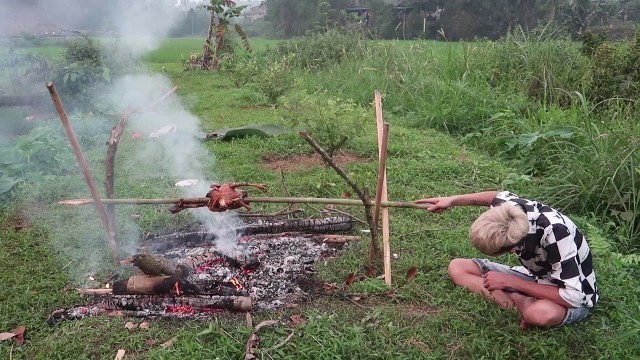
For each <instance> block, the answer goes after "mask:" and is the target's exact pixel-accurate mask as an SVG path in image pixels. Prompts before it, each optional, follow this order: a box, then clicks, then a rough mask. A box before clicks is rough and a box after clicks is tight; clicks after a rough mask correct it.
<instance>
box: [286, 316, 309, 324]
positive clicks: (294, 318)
mask: <svg viewBox="0 0 640 360" xmlns="http://www.w3.org/2000/svg"><path fill="white" fill-rule="evenodd" d="M289 320H291V322H292V323H293V324H294V325H304V324H305V323H306V322H307V321H306V320H305V319H304V318H303V317H302V315H291V316H290V317H289Z"/></svg>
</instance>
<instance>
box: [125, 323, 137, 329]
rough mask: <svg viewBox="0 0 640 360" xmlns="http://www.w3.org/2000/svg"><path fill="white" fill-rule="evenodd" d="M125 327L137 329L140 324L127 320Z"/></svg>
mask: <svg viewBox="0 0 640 360" xmlns="http://www.w3.org/2000/svg"><path fill="white" fill-rule="evenodd" d="M124 327H125V328H127V329H129V330H131V329H135V328H137V327H138V324H134V323H132V322H131V321H127V323H126V324H124Z"/></svg>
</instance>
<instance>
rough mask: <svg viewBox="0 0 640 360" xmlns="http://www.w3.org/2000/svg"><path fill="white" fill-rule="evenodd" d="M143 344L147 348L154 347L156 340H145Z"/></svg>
mask: <svg viewBox="0 0 640 360" xmlns="http://www.w3.org/2000/svg"><path fill="white" fill-rule="evenodd" d="M144 343H145V344H146V345H147V346H149V347H151V346H153V345H155V344H156V339H154V338H148V339H147V340H145V341H144Z"/></svg>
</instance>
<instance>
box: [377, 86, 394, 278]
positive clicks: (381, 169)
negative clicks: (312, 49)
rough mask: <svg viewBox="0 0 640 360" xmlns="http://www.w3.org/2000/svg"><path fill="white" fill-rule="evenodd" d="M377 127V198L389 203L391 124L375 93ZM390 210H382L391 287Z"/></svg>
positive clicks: (386, 272)
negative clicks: (388, 147) (388, 122)
mask: <svg viewBox="0 0 640 360" xmlns="http://www.w3.org/2000/svg"><path fill="white" fill-rule="evenodd" d="M374 103H375V110H376V125H377V129H378V159H379V166H378V186H377V188H376V190H377V193H376V198H380V201H387V145H388V143H389V124H387V123H385V122H384V120H383V117H382V95H381V94H380V92H379V91H376V92H375V101H374ZM375 214H376V218H375V219H376V220H375V222H376V226H377V225H378V216H379V214H380V213H379V210H376V212H375ZM389 230H390V229H389V209H388V208H387V207H384V208H382V259H383V267H384V282H385V284H387V285H388V286H391V244H390V239H389V235H390V231H389Z"/></svg>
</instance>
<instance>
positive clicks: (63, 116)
mask: <svg viewBox="0 0 640 360" xmlns="http://www.w3.org/2000/svg"><path fill="white" fill-rule="evenodd" d="M47 89H48V90H49V94H51V100H53V105H54V106H55V108H56V111H57V112H58V116H59V117H60V121H62V126H63V127H64V131H65V132H66V133H67V137H68V138H69V142H70V143H71V148H72V149H73V152H74V154H75V155H76V159H77V160H78V166H79V167H80V171H82V175H83V176H84V180H85V181H86V182H87V187H88V188H89V191H90V192H91V198H92V199H93V203H94V204H95V207H96V211H97V212H98V215H99V216H100V222H102V227H103V228H104V231H105V232H106V234H107V244H108V245H109V247H110V248H111V257H112V258H113V261H114V262H115V263H116V264H117V263H118V244H116V242H115V239H114V238H113V237H112V234H111V232H110V231H109V221H108V220H107V213H106V212H105V210H104V206H103V205H102V201H101V199H100V194H98V189H97V187H96V184H95V182H94V181H93V177H92V176H91V170H90V169H89V164H88V163H87V160H86V159H85V158H84V154H83V153H82V150H81V149H80V143H78V139H77V138H76V134H75V133H74V132H73V128H72V127H71V123H70V122H69V118H68V117H67V113H66V112H65V111H64V106H63V105H62V101H61V100H60V96H58V92H57V91H56V87H55V86H54V85H53V82H51V81H50V82H48V83H47Z"/></svg>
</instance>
